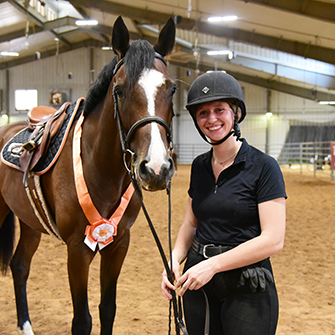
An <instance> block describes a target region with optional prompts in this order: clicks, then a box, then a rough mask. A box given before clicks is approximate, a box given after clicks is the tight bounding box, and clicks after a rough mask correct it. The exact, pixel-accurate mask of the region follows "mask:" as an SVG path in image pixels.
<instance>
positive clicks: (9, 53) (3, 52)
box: [0, 51, 19, 57]
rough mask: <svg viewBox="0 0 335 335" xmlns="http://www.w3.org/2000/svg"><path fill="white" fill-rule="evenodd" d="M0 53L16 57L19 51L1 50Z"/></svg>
mask: <svg viewBox="0 0 335 335" xmlns="http://www.w3.org/2000/svg"><path fill="white" fill-rule="evenodd" d="M0 55H1V56H10V57H17V56H19V53H18V52H13V51H1V52H0Z"/></svg>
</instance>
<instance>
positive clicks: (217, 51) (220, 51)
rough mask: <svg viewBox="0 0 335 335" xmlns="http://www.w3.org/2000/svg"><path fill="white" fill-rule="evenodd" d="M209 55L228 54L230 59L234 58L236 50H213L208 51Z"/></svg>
mask: <svg viewBox="0 0 335 335" xmlns="http://www.w3.org/2000/svg"><path fill="white" fill-rule="evenodd" d="M207 55H208V56H224V55H227V56H228V59H233V58H234V52H233V51H231V50H211V51H207Z"/></svg>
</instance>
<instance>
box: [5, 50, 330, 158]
mask: <svg viewBox="0 0 335 335" xmlns="http://www.w3.org/2000/svg"><path fill="white" fill-rule="evenodd" d="M91 51H92V50H91V48H82V49H79V50H75V51H71V52H67V53H64V54H61V55H59V56H54V57H49V58H46V59H40V60H36V61H34V62H31V63H28V64H25V65H20V66H17V67H13V68H9V69H8V70H2V71H0V90H2V96H3V106H4V108H5V106H6V97H7V86H6V85H7V72H6V71H8V84H9V107H10V108H9V115H10V122H14V121H16V120H19V119H25V118H26V112H18V111H15V108H14V92H15V90H16V89H37V90H38V104H39V105H49V99H50V92H51V91H57V90H61V91H65V92H66V93H67V94H68V100H69V101H74V100H76V99H77V98H79V97H82V96H83V97H85V96H86V93H87V90H88V88H89V86H90V84H91V83H92V81H93V80H95V79H96V78H97V76H98V74H99V73H100V71H101V70H102V68H103V66H104V65H106V64H107V63H108V62H110V61H111V60H112V58H113V56H114V53H113V52H112V51H102V50H101V49H100V48H94V49H93V53H92V52H91ZM91 57H92V58H91ZM91 64H92V65H93V69H91ZM92 70H93V71H92ZM169 71H170V73H171V76H172V78H174V79H175V80H176V84H177V86H178V90H177V93H176V96H175V99H174V108H175V113H176V115H177V116H176V117H175V118H174V136H173V138H174V143H175V147H176V149H177V150H178V148H179V149H180V150H181V148H182V147H184V149H183V150H184V152H183V153H181V154H180V155H179V157H180V161H182V160H183V163H190V162H191V161H192V159H193V157H194V156H195V155H197V154H199V153H201V152H204V151H205V150H208V148H209V146H208V145H207V144H206V143H205V142H204V141H203V139H202V138H201V137H200V136H199V134H198V133H197V131H196V130H195V127H194V125H193V121H192V119H191V117H190V116H189V114H188V112H187V111H186V109H185V104H186V99H187V91H188V89H189V85H190V83H191V82H192V81H193V80H194V79H195V78H196V73H195V72H194V71H191V73H190V75H189V74H186V73H187V70H186V69H185V68H179V67H176V66H171V65H170V66H169ZM69 73H71V74H72V78H71V79H70V78H69V76H68V75H69ZM240 84H241V86H242V88H243V90H244V94H245V102H246V107H247V117H246V118H245V120H244V121H243V122H242V124H241V125H240V126H241V132H242V137H245V138H246V139H247V141H248V142H249V143H250V144H251V145H254V146H256V147H258V148H259V149H261V150H263V151H266V152H268V153H269V154H270V155H272V156H274V157H275V158H277V157H278V155H279V152H280V149H281V147H282V145H283V143H284V141H285V138H286V134H287V132H288V130H289V126H290V121H292V120H297V122H306V121H307V122H330V121H334V120H335V107H331V106H322V105H320V104H318V103H316V102H313V101H309V100H306V99H301V98H297V97H294V96H291V95H289V94H284V93H280V92H275V91H272V92H271V101H270V105H269V106H268V95H267V94H268V93H267V90H266V89H264V88H261V87H258V86H255V85H251V84H248V83H244V82H241V83H240ZM4 108H3V109H4ZM268 111H271V112H272V113H273V115H272V116H271V117H270V118H267V117H266V116H265V113H266V112H268ZM4 112H6V111H2V113H4ZM5 122H6V121H5V120H4V119H3V118H0V125H2V124H4V123H5ZM334 140H335V136H334ZM182 157H184V158H182Z"/></svg>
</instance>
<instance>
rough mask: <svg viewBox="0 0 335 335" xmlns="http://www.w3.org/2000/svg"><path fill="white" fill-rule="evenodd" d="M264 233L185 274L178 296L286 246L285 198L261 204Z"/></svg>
mask: <svg viewBox="0 0 335 335" xmlns="http://www.w3.org/2000/svg"><path fill="white" fill-rule="evenodd" d="M258 211H259V219H260V225H261V234H260V235H259V236H257V237H255V238H253V239H251V240H249V241H247V242H244V243H242V244H240V245H239V246H237V247H236V248H234V249H232V250H229V251H227V252H225V253H222V254H220V255H217V256H214V257H211V258H209V259H207V260H204V261H202V262H200V263H198V264H197V265H195V266H193V267H192V268H190V269H189V270H188V271H186V272H185V273H184V274H183V275H182V276H181V277H180V278H179V280H178V281H177V283H176V285H175V286H176V287H179V286H181V285H183V287H182V289H181V290H180V292H179V295H181V296H182V295H183V294H184V293H185V291H186V290H188V289H190V290H197V289H199V288H200V287H202V286H203V285H205V284H206V283H208V282H209V281H210V280H211V279H212V277H213V276H214V275H215V274H216V273H218V272H222V271H229V270H232V269H236V268H240V267H243V266H247V265H250V264H253V263H257V262H259V261H261V260H263V259H266V258H268V257H270V256H272V255H274V254H275V253H277V252H279V251H280V250H281V249H282V248H283V246H284V237H285V225H286V210H285V198H278V199H274V200H270V201H266V202H263V203H261V204H259V205H258Z"/></svg>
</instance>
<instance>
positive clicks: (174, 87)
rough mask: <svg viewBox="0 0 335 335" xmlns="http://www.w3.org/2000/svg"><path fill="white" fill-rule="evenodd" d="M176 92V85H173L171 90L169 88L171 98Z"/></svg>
mask: <svg viewBox="0 0 335 335" xmlns="http://www.w3.org/2000/svg"><path fill="white" fill-rule="evenodd" d="M176 91H177V86H176V85H173V86H172V88H171V96H173V95H174V94H175V93H176Z"/></svg>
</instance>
